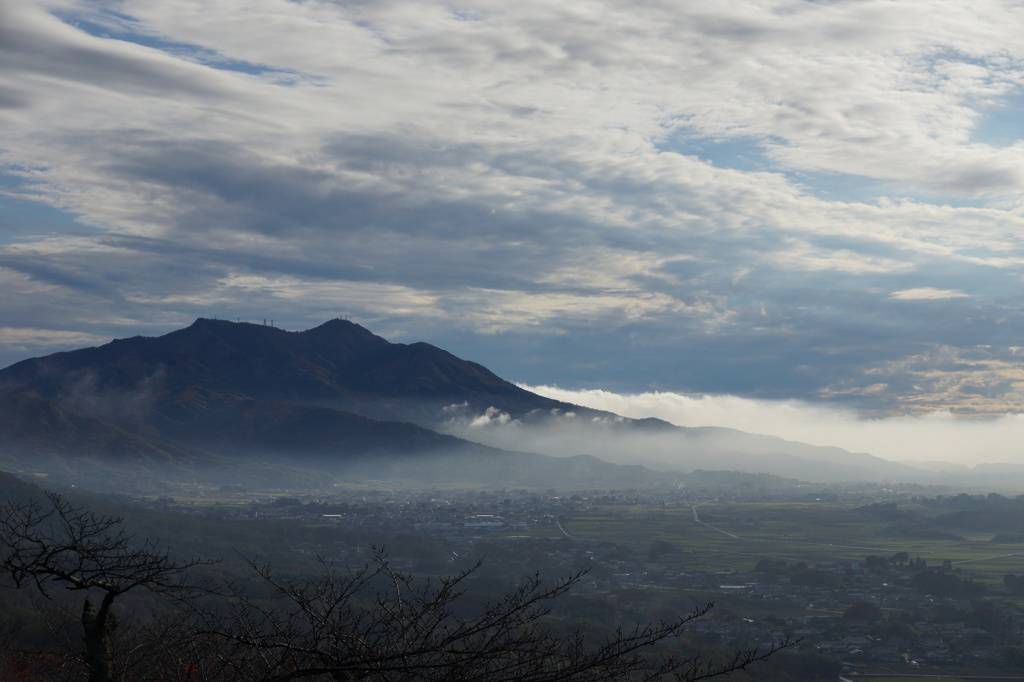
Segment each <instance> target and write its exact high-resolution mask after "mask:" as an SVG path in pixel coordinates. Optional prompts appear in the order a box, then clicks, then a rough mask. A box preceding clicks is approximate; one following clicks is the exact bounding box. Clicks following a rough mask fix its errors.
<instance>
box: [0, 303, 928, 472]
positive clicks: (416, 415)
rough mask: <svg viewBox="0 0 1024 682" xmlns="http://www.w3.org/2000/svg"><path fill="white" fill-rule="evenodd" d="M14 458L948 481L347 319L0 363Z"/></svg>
mask: <svg viewBox="0 0 1024 682" xmlns="http://www.w3.org/2000/svg"><path fill="white" fill-rule="evenodd" d="M524 451H533V452H532V453H530V452H524ZM537 453H541V454H537ZM545 453H546V454H547V455H555V454H557V455H562V456H561V457H551V456H545ZM584 455H587V456H584ZM595 455H596V457H595ZM605 459H607V460H609V461H615V462H620V463H621V462H630V463H632V466H625V465H622V464H611V463H608V462H606V461H602V460H605ZM0 464H3V465H4V466H6V468H8V469H12V470H19V471H35V470H41V471H45V472H46V473H50V474H51V475H53V474H55V473H56V474H63V475H65V476H68V477H73V476H75V475H91V476H92V477H93V479H94V482H95V479H97V478H99V479H103V480H109V481H113V480H115V479H118V478H119V477H121V478H123V477H124V476H126V475H130V476H137V475H141V474H143V473H149V474H157V473H158V474H159V475H161V476H171V477H173V478H182V477H184V478H188V477H190V476H191V477H211V476H212V477H214V478H218V479H220V480H222V481H224V482H228V481H234V480H238V479H239V478H240V477H241V478H244V477H258V478H261V480H264V481H265V480H267V479H270V480H273V479H275V477H276V478H277V479H278V480H280V481H284V480H290V479H291V478H296V477H297V478H302V477H304V476H305V477H307V478H311V479H316V477H317V476H319V475H321V473H323V472H326V473H327V474H328V475H330V476H335V477H341V478H342V479H346V478H352V477H355V478H360V479H361V480H362V479H383V480H401V481H404V482H407V483H416V482H420V483H423V484H425V485H441V484H444V483H446V482H467V483H468V482H472V483H475V484H479V485H488V484H489V485H499V486H523V485H549V486H556V485H557V486H577V487H623V486H631V485H647V484H653V483H656V482H658V483H661V484H665V483H672V482H678V484H685V481H686V478H685V476H684V475H683V474H685V472H690V471H693V470H695V469H735V470H745V471H748V472H767V473H771V474H775V475H778V476H789V477H792V478H799V479H803V480H817V481H839V480H860V481H865V480H903V481H909V480H915V479H930V478H933V477H934V474H931V473H928V472H923V471H921V470H919V469H915V468H913V467H910V466H907V465H903V464H897V463H893V462H887V461H885V460H882V459H879V458H877V457H873V456H871V455H867V454H855V453H850V452H847V451H845V450H841V449H839V448H829V447H816V446H811V445H806V444H802V443H793V442H789V441H785V440H782V439H779V438H773V437H768V436H759V435H754V434H748V433H744V432H741V431H736V430H732V429H721V428H682V427H676V426H673V425H671V424H668V423H667V422H663V421H659V420H655V419H647V420H631V419H624V418H622V417H618V416H617V415H614V414H611V413H607V412H600V411H597V410H591V409H588V408H584V407H580V406H576V405H571V404H568V403H563V402H559V401H556V400H552V399H549V398H545V397H543V396H540V395H537V394H534V393H531V392H529V391H526V390H524V389H522V388H520V387H518V386H516V385H514V384H512V383H509V382H508V381H505V380H503V379H501V378H500V377H498V376H496V375H495V374H494V373H492V372H491V371H489V370H488V369H486V368H485V367H483V366H481V365H479V364H476V363H473V362H469V361H466V360H462V359H460V358H457V357H455V356H454V355H452V354H450V353H448V352H446V351H444V350H441V349H439V348H436V347H434V346H431V345H429V344H426V343H413V344H408V345H407V344H395V343H390V342H388V341H386V340H385V339H382V338H381V337H379V336H376V335H374V334H372V333H371V332H369V331H368V330H366V329H364V328H363V327H361V326H359V325H357V324H354V323H352V322H349V321H346V320H340V319H336V320H331V321H329V322H327V323H325V324H323V325H320V326H319V327H316V328H314V329H310V330H307V331H303V332H288V331H284V330H282V329H278V328H275V327H270V326H265V325H256V324H250V323H236V322H228V321H223V320H209V319H199V320H196V322H195V323H193V324H192V325H191V326H189V327H187V328H185V329H180V330H178V331H175V332H171V333H169V334H166V335H164V336H160V337H141V336H137V337H132V338H128V339H118V340H115V341H112V342H110V343H108V344H106V345H103V346H99V347H96V348H83V349H80V350H75V351H70V352H65V353H55V354H53V355H48V356H45V357H39V358H33V359H29V360H25V361H22V362H19V363H16V364H14V365H11V366H10V367H8V368H6V369H4V370H0ZM638 464H645V465H646V468H645V467H644V466H637V465H638ZM658 470H662V471H668V472H673V473H672V475H670V476H669V477H668V479H666V476H665V475H663V474H659V473H658ZM282 471H288V472H290V473H288V474H287V475H285V474H282V473H280V472H282ZM126 472H128V473H126Z"/></svg>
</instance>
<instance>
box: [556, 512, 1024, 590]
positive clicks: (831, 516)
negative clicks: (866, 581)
mask: <svg viewBox="0 0 1024 682" xmlns="http://www.w3.org/2000/svg"><path fill="white" fill-rule="evenodd" d="M855 507H856V505H852V504H851V505H843V504H838V503H834V502H820V503H815V502H804V503H790V502H785V503H783V502H765V503H758V502H749V503H740V502H738V503H717V502H716V503H711V502H709V503H703V504H699V505H697V507H696V518H695V510H694V508H693V507H690V506H676V507H668V508H666V507H662V506H650V507H646V506H628V507H627V506H608V507H595V508H592V509H590V510H587V511H582V512H577V513H575V514H573V515H572V516H570V517H568V518H567V519H566V520H565V521H564V522H563V527H564V528H565V530H566V532H568V533H570V534H571V535H574V536H577V537H581V538H588V539H593V540H601V541H607V542H614V543H619V544H626V545H630V546H633V547H636V548H644V547H649V546H650V545H651V543H653V542H654V541H655V540H664V541H667V542H670V543H672V545H673V547H674V548H675V550H676V553H675V554H674V555H673V559H674V560H676V561H678V562H680V563H683V564H684V565H686V566H687V567H688V568H693V569H703V570H725V569H734V570H747V569H750V568H753V566H754V565H755V564H756V563H757V561H758V560H760V559H763V558H771V559H781V560H786V561H794V562H796V561H803V562H806V563H807V564H809V565H813V564H817V563H824V562H836V561H861V560H863V559H864V557H866V556H868V555H879V556H887V557H888V556H892V555H893V554H896V553H897V552H906V553H907V554H908V555H909V556H910V557H911V558H916V557H921V558H922V559H924V560H925V561H927V563H928V565H929V566H933V565H936V566H937V565H941V563H942V562H943V560H946V559H948V560H950V561H951V562H952V563H953V565H954V567H959V568H961V569H962V571H963V572H965V573H968V574H969V575H970V577H972V578H975V579H978V580H983V581H986V582H993V583H996V582H998V583H1001V582H1002V577H1003V576H1004V575H1005V574H1007V573H1022V572H1024V543H1017V544H994V543H992V542H991V539H992V534H991V533H988V534H974V535H966V536H964V537H963V539H962V540H950V539H922V538H893V537H885V536H883V535H880V533H881V532H882V531H884V529H885V528H886V526H887V525H888V524H887V523H886V522H885V521H881V520H871V519H865V518H864V516H863V514H857V513H855Z"/></svg>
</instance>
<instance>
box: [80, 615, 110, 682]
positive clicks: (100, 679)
mask: <svg viewBox="0 0 1024 682" xmlns="http://www.w3.org/2000/svg"><path fill="white" fill-rule="evenodd" d="M112 630H113V623H112V622H111V620H110V611H109V604H107V599H106V598H104V599H103V603H101V604H100V610H99V612H97V611H96V610H95V609H94V608H93V605H92V600H91V599H89V598H88V597H86V598H85V606H84V607H83V608H82V631H83V633H84V635H85V665H86V666H87V667H88V668H89V682H114V673H113V668H114V650H113V647H112V646H111V643H110V634H111V631H112Z"/></svg>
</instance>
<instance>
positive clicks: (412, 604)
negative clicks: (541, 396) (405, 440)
mask: <svg viewBox="0 0 1024 682" xmlns="http://www.w3.org/2000/svg"><path fill="white" fill-rule="evenodd" d="M251 566H252V568H253V569H255V570H256V571H257V572H258V574H259V575H260V576H261V577H262V579H263V581H264V582H265V584H266V586H269V588H270V590H271V593H272V594H271V595H264V596H262V597H260V598H255V597H253V596H252V595H251V594H249V593H247V592H246V591H243V590H236V591H235V592H234V594H233V596H232V598H231V599H230V600H229V611H228V612H226V613H224V612H222V613H221V614H219V615H212V614H207V615H206V617H205V625H204V627H203V628H202V630H203V634H204V635H207V636H211V635H212V636H214V637H216V638H219V639H221V640H222V641H223V645H222V646H220V647H217V651H218V652H219V653H220V656H221V657H222V658H221V659H220V664H222V665H223V663H224V662H225V661H230V665H232V666H234V667H233V669H232V670H231V674H230V675H229V679H246V680H259V681H261V682H285V681H288V680H332V681H340V680H373V681H378V680H379V681H382V682H383V681H388V682H406V681H408V682H412V681H417V682H421V681H422V682H432V681H438V682H440V681H446V682H453V681H456V680H475V681H480V682H506V681H507V682H512V681H517V682H519V681H525V682H587V681H597V680H602V681H603V680H613V679H614V680H644V681H650V680H663V679H669V680H678V681H686V682H695V681H696V680H703V679H707V678H711V677H716V676H719V675H724V674H727V673H729V672H731V671H734V670H739V669H742V668H745V667H746V666H747V665H749V664H751V663H753V662H755V661H759V660H762V659H764V658H767V657H768V656H770V655H771V654H773V653H774V652H775V651H777V650H778V649H781V648H784V647H786V646H789V645H790V642H785V643H783V644H781V645H778V646H772V647H771V648H769V649H767V650H763V651H758V650H756V649H755V650H750V651H740V652H736V653H735V655H734V656H733V657H732V658H731V659H729V660H727V661H724V662H717V663H715V662H710V661H707V660H705V659H703V658H701V657H699V656H693V657H683V658H676V657H673V656H672V655H671V651H655V650H656V649H659V646H660V645H663V646H660V648H663V649H672V648H673V647H671V646H668V645H670V644H671V643H672V640H673V639H674V638H676V637H677V636H678V635H680V634H681V633H682V632H683V630H684V629H685V627H686V625H687V624H688V623H689V622H690V621H692V620H693V619H695V618H699V617H701V616H703V615H704V614H705V613H707V611H708V610H709V609H710V608H711V605H710V604H709V605H708V606H707V607H705V608H702V609H698V610H696V611H695V612H693V613H690V614H687V615H685V616H682V617H680V618H679V619H677V620H676V621H674V622H671V623H659V624H657V625H637V626H635V627H633V628H630V629H618V630H616V631H615V632H614V634H612V635H611V636H609V637H607V638H606V639H605V640H604V641H601V642H598V643H596V644H595V643H591V642H588V641H586V640H585V638H584V637H583V636H582V635H581V634H579V633H577V634H574V635H572V636H570V637H568V638H560V637H556V636H554V635H552V634H551V633H550V632H548V630H547V629H545V627H544V623H543V620H544V618H545V616H547V615H548V613H549V609H548V607H547V603H548V602H549V601H550V600H552V599H554V598H556V597H558V596H559V595H562V594H565V593H566V592H567V591H568V590H570V589H571V588H572V586H573V585H574V584H576V583H577V582H578V581H579V580H580V579H581V578H582V577H583V575H584V572H580V573H576V574H575V575H572V576H570V577H568V578H564V579H561V580H558V581H556V582H554V583H552V584H550V585H549V584H545V583H544V582H543V581H542V580H541V578H540V577H539V576H537V575H535V576H533V577H532V578H530V579H528V580H527V581H526V582H525V583H524V584H522V585H521V586H520V587H519V588H518V589H515V590H513V591H512V592H509V593H507V594H505V595H504V596H502V597H500V598H498V599H497V600H495V601H493V602H490V603H486V604H483V605H482V606H481V607H480V608H479V609H478V610H477V611H476V612H475V614H473V615H470V616H464V615H459V614H461V613H463V612H465V610H466V609H465V608H464V605H463V604H461V603H460V600H464V598H465V596H466V592H465V589H466V580H467V578H469V577H470V576H471V575H472V574H473V573H474V572H475V571H476V570H477V569H478V568H479V564H477V565H476V566H474V567H472V568H470V569H468V570H466V571H463V572H462V573H459V574H457V575H454V576H450V577H447V578H440V579H437V580H434V581H417V580H415V579H414V578H413V577H412V576H411V575H409V574H405V573H402V572H399V571H396V570H394V569H393V568H392V567H391V565H390V564H389V562H388V560H387V557H386V556H385V555H384V554H383V553H380V552H375V554H374V557H373V560H372V561H371V562H370V563H369V564H367V565H366V566H364V567H363V568H361V569H359V570H356V571H351V570H349V569H347V568H339V567H336V566H334V565H333V564H332V563H331V562H330V561H327V560H324V559H321V569H322V570H321V574H320V577H319V578H318V579H317V580H313V581H310V580H307V579H298V578H296V579H282V578H279V577H278V576H277V575H276V574H275V573H274V572H273V571H272V570H271V569H270V568H269V567H268V566H265V565H260V564H258V563H256V562H252V563H251Z"/></svg>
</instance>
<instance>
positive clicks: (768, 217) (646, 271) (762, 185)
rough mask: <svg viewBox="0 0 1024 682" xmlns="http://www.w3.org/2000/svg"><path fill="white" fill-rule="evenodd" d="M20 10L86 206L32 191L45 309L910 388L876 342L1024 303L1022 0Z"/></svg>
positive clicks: (494, 354) (72, 186)
mask: <svg viewBox="0 0 1024 682" xmlns="http://www.w3.org/2000/svg"><path fill="white" fill-rule="evenodd" d="M0 13H2V14H0V58H2V59H3V61H4V64H5V69H4V71H3V72H2V73H0V91H2V92H5V93H8V95H7V96H5V97H4V98H3V99H0V125H3V126H4V129H5V131H7V132H8V135H6V136H5V144H4V149H3V150H2V151H0V171H2V172H3V175H2V176H0V183H2V184H3V185H4V189H3V192H4V196H5V198H17V197H23V198H25V199H28V200H31V201H33V202H35V203H37V204H38V203H40V202H42V203H45V204H48V205H49V206H51V207H54V208H56V209H58V210H60V211H62V212H64V213H65V214H67V215H71V216H74V217H75V219H76V220H77V224H76V225H72V226H70V227H69V226H68V225H58V226H55V227H53V228H51V229H46V228H42V229H39V228H34V229H33V230H30V231H28V232H26V231H24V230H21V231H15V230H13V229H11V228H8V227H5V226H3V225H0V268H2V269H0V279H2V281H3V282H5V283H8V284H10V288H8V289H5V291H6V292H8V295H6V296H5V297H3V299H2V300H0V317H2V319H4V320H8V321H11V320H14V321H16V322H8V323H9V324H12V325H17V326H23V327H25V328H38V329H50V328H54V329H76V330H79V333H81V334H85V335H87V336H89V337H99V338H102V337H109V336H116V335H131V334H134V333H138V330H140V329H142V330H147V331H169V330H170V329H172V328H174V327H176V326H180V325H182V324H187V323H188V322H189V321H191V319H193V318H194V317H196V316H200V315H204V316H215V315H221V316H224V317H228V318H236V317H241V318H242V319H260V318H263V317H267V318H273V319H275V320H277V321H278V323H279V324H280V325H282V326H289V327H291V328H307V327H310V326H313V325H315V324H316V323H317V322H319V321H322V320H323V319H327V318H330V317H333V316H335V315H338V314H345V315H347V316H349V317H351V318H352V319H354V320H357V321H360V322H363V323H366V324H368V325H370V326H372V327H373V328H374V330H375V331H379V332H380V333H389V332H394V333H400V334H401V337H400V338H403V339H408V338H420V337H426V338H428V339H429V340H431V341H432V342H436V343H439V344H442V343H444V344H445V345H448V344H451V345H452V346H453V347H457V348H459V349H461V351H462V352H464V353H466V354H468V355H471V356H472V357H474V358H476V359H479V360H481V361H483V362H485V364H488V365H496V364H497V365H502V366H503V367H504V369H505V370H507V372H508V373H510V374H512V375H513V376H516V377H517V378H520V379H524V380H530V381H534V382H539V381H548V380H551V377H554V378H555V379H557V380H559V381H565V382H567V383H570V384H577V385H583V384H587V383H589V384H594V383H598V382H602V381H607V382H610V385H612V386H627V385H628V386H629V387H630V388H631V389H632V390H642V389H643V390H646V389H648V388H651V387H659V388H669V389H673V390H692V391H697V392H701V391H714V392H735V393H739V394H744V395H751V396H766V395H770V396H772V397H804V398H811V397H814V396H819V395H824V394H826V393H827V394H828V395H831V396H832V397H833V399H834V400H845V401H849V403H850V404H855V405H858V406H862V405H864V404H866V403H867V402H869V401H874V403H873V405H874V409H877V410H887V409H892V408H894V407H897V408H898V407H899V403H901V402H907V401H912V400H913V394H912V392H911V391H908V390H904V389H903V388H899V390H895V389H894V390H880V389H877V388H872V387H877V386H880V385H882V384H884V385H885V386H888V387H892V386H902V384H901V380H900V379H899V378H898V377H895V376H889V375H887V376H886V379H885V380H884V381H882V380H877V377H876V380H869V379H870V377H871V376H873V375H870V374H869V372H870V371H871V370H874V369H877V368H879V367H897V366H898V364H886V363H898V362H899V361H900V360H901V359H902V358H906V357H911V356H922V357H929V358H933V356H932V355H928V350H929V349H930V348H932V346H933V345H934V344H938V345H941V346H943V347H949V348H959V349H971V348H974V347H976V346H978V345H980V344H985V343H991V344H993V345H999V346H1002V347H1006V346H1009V345H1010V344H1011V340H1010V337H1011V336H1013V335H1014V333H1015V332H1014V330H1015V329H1019V325H1020V323H1021V321H1022V320H1021V315H1020V311H1019V306H1018V305H1017V304H1016V303H1015V302H1014V301H1013V300H1012V297H1009V296H1007V295H1006V293H1005V292H1007V291H1015V290H1016V288H1017V287H1018V285H1019V281H1020V278H1021V276H1022V267H1024V247H1022V244H1021V241H1020V235H1021V234H1022V228H1024V214H1022V213H1021V211H1020V200H1021V197H1022V196H1024V194H1022V191H1024V176H1022V171H1021V170H1020V169H1021V168H1024V164H1022V163H1021V162H1022V161H1024V158H1022V155H1024V145H1022V143H1021V142H1020V141H1019V140H1017V139H1006V136H1002V137H1000V138H999V139H998V141H997V140H996V138H995V137H992V136H986V135H984V133H985V125H986V121H989V120H990V119H992V118H993V115H994V114H998V113H999V112H1001V111H1004V110H1005V108H1006V107H1008V106H1010V105H1011V104H1012V103H1013V102H1015V101H1016V99H1015V98H1018V97H1019V93H1020V92H1021V88H1022V87H1024V79H1022V77H1021V74H1022V73H1024V69H1022V68H1021V67H1022V66H1024V49H1022V47H1021V43H1020V41H1019V38H1018V36H1017V35H1016V32H1015V30H1014V29H1015V28H1016V26H1018V25H1019V24H1020V21H1021V19H1022V16H1021V8H1020V7H1019V6H1018V5H1017V4H1015V3H1010V2H999V1H996V0H982V1H981V2H980V3H979V2H967V1H966V0H964V1H963V2H947V3H943V4H942V5H941V6H939V7H936V6H934V4H933V3H927V2H916V1H908V2H901V3H892V2H883V1H881V0H864V1H863V2H857V3H807V2H790V1H788V0H773V2H769V3H738V4H737V3H732V4H730V3H714V4H694V3H683V4H676V5H659V4H657V3H642V4H640V5H636V4H634V5H629V6H627V5H625V4H622V3H616V2H582V1H579V2H577V1H575V0H570V1H568V2H559V3H550V2H535V1H532V0H527V1H524V2H519V3H512V4H509V3H504V4H501V3H494V2H489V1H484V0H481V1H480V2H474V3H472V4H470V5H466V6H460V9H459V10H458V11H456V10H454V9H452V7H451V6H450V5H446V4H444V3H434V2H411V1H408V0H398V1H396V2H389V3H379V4H373V3H370V4H367V3H355V4H352V3H349V4H345V3H321V2H304V3H295V2H286V1H285V0H265V1H264V2H261V3H257V4H255V5H253V4H252V3H242V2H240V1H239V0H213V1H210V0H204V1H203V2H198V1H193V0H181V1H180V2H175V3H152V2H142V1H140V0H125V1H119V2H116V3H114V2H104V1H100V2H91V1H90V2H85V1H84V0H29V1H26V2H20V3H15V4H11V3H7V4H6V5H4V6H3V7H0ZM985 140H991V142H986V141H985ZM715 149H717V150H718V151H719V152H721V151H722V150H723V149H731V150H734V151H735V153H734V156H743V157H745V158H747V159H753V160H754V162H752V163H748V164H746V165H743V164H735V165H736V167H734V168H730V167H728V166H727V164H722V163H717V162H716V158H715V156H716V152H715V151H714V150H715ZM844 183H845V184H844ZM851 185H856V187H857V191H856V192H848V191H846V190H845V189H843V188H844V187H849V186H851ZM11 205H12V206H13V205H14V204H11ZM5 222H7V223H9V224H14V222H15V221H5ZM890 292H891V293H890ZM964 292H966V293H964ZM935 299H941V301H939V302H940V303H942V305H941V306H939V305H935V303H936V301H935ZM19 348H23V349H24V350H23V351H18V352H17V353H15V352H12V353H11V354H10V355H7V356H6V357H8V358H11V359H14V358H16V357H17V356H18V353H31V352H35V351H34V350H33V348H34V349H35V350H39V351H41V350H43V349H45V348H48V347H47V346H44V345H42V344H40V345H37V346H28V345H25V346H19ZM3 357H4V356H0V359H3ZM933 359H934V358H933ZM513 361H515V363H516V364H514V365H513V364H512V362H513ZM978 371H981V370H980V369H979V370H978ZM894 372H896V370H893V372H890V374H892V373H894ZM600 373H606V374H600ZM545 374H546V376H545ZM908 376H909V375H908ZM914 376H916V375H914ZM904 378H907V377H904ZM976 378H977V379H979V380H981V379H983V378H984V377H983V375H980V374H979V375H978V376H977V377H976ZM908 381H909V379H908ZM965 385H966V384H965ZM934 395H935V396H938V395H940V392H936V393H935V394H934ZM947 407H949V408H951V409H953V408H955V407H956V406H955V405H949V406H947Z"/></svg>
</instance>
